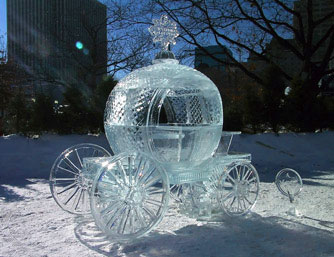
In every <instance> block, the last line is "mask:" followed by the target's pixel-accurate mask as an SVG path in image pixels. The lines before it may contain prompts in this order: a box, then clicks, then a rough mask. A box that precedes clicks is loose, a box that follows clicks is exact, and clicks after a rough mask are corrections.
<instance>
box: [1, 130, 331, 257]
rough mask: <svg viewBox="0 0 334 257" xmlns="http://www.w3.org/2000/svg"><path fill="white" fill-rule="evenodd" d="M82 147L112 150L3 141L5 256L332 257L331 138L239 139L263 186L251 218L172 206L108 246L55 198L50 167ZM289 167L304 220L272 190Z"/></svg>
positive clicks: (88, 222)
mask: <svg viewBox="0 0 334 257" xmlns="http://www.w3.org/2000/svg"><path fill="white" fill-rule="evenodd" d="M83 142H90V143H96V144H98V145H101V146H104V147H106V148H108V143H107V142H106V140H105V138H104V136H99V137H95V136H79V135H71V136H57V135H45V136H42V137H41V138H39V139H27V138H23V137H20V136H16V135H13V136H10V137H1V138H0V256H81V257H85V256H232V257H236V256H252V257H257V256H261V257H262V256H263V257H266V256H291V257H292V256H293V257H297V256H302V257H308V256H310V257H311V256H312V257H313V256H334V132H324V133H317V134H294V133H288V134H281V135H280V136H275V135H273V134H259V135H240V136H235V138H234V141H233V143H232V148H233V150H237V151H243V152H250V153H252V156H253V161H252V163H253V165H254V166H255V167H256V168H257V170H258V171H259V175H260V179H261V181H262V182H261V185H260V186H261V191H260V194H259V200H258V202H257V205H256V206H255V208H254V209H253V212H252V213H251V214H249V215H247V216H246V217H240V218H229V217H226V216H224V215H222V216H221V217H217V218H216V219H215V220H211V221H209V222H208V221H197V220H195V219H191V218H188V217H186V216H183V215H181V214H179V213H178V211H177V209H176V206H175V205H174V204H172V205H171V206H170V208H169V212H168V213H167V214H166V216H165V217H164V219H163V220H162V222H161V223H160V224H159V226H158V227H157V228H156V229H154V230H153V231H152V232H151V233H150V234H149V235H148V236H146V237H144V238H141V239H138V240H135V241H132V242H127V243H113V242H111V241H108V240H106V238H105V237H104V236H103V235H102V234H101V232H100V231H99V230H98V229H97V228H96V226H95V224H94V222H93V221H92V219H91V218H90V217H86V218H83V217H78V216H75V215H71V214H68V213H66V212H64V211H62V210H61V209H60V208H59V207H58V206H57V205H56V203H55V202H54V200H53V199H52V197H51V194H50V190H49V186H48V181H47V179H48V176H49V170H50V168H51V166H52V163H53V161H54V160H55V159H56V157H57V156H58V155H59V154H60V153H61V152H62V151H63V150H64V149H66V148H68V147H69V146H71V145H74V144H77V143H83ZM284 167H290V168H293V169H295V170H297V171H298V172H299V173H300V175H301V176H302V178H303V182H304V188H303V191H302V192H301V194H300V195H299V196H298V197H297V199H296V206H297V209H298V210H299V211H301V213H302V214H303V215H304V216H303V217H302V218H297V217H293V216H291V215H287V214H286V212H287V210H288V209H289V208H290V207H291V205H290V203H289V201H288V199H287V198H285V197H283V196H282V195H281V194H280V193H279V192H278V190H277V189H276V186H275V184H273V182H274V178H275V175H276V173H277V172H278V171H279V170H280V169H281V168H284Z"/></svg>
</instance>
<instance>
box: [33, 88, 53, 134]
mask: <svg viewBox="0 0 334 257" xmlns="http://www.w3.org/2000/svg"><path fill="white" fill-rule="evenodd" d="M31 122H32V129H33V131H34V132H35V133H38V134H40V133H41V132H43V131H51V130H54V129H55V112H54V108H53V101H52V98H51V96H49V95H45V94H43V93H38V94H37V95H36V98H35V102H34V103H33V104H32V119H31Z"/></svg>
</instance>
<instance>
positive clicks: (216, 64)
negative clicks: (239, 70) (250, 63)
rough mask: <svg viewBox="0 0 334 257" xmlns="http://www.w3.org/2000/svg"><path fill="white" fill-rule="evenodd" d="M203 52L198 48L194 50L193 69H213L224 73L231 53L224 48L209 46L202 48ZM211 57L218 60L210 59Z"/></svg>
mask: <svg viewBox="0 0 334 257" xmlns="http://www.w3.org/2000/svg"><path fill="white" fill-rule="evenodd" d="M204 49H205V51H207V52H208V53H209V54H207V53H206V52H205V51H203V50H202V49H200V48H196V49H195V69H201V68H202V69H203V68H215V69H217V70H222V71H225V70H226V67H227V66H228V63H229V57H228V54H227V53H229V54H230V55H232V52H231V51H230V50H229V49H227V48H226V47H224V46H219V45H211V46H206V47H204ZM210 55H211V56H212V55H213V56H214V57H215V58H217V59H218V60H219V61H218V60H216V59H214V58H212V57H211V56H210Z"/></svg>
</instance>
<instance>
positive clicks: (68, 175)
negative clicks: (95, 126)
mask: <svg viewBox="0 0 334 257" xmlns="http://www.w3.org/2000/svg"><path fill="white" fill-rule="evenodd" d="M109 156H111V154H110V153H109V152H108V151H107V150H105V149H104V148H103V147H100V146H98V145H94V144H88V143H85V144H78V145H74V146H71V147H70V148H68V149H66V150H65V151H64V152H63V153H62V154H60V155H59V156H58V158H57V159H56V161H55V162H54V164H53V166H52V168H51V172H50V190H51V194H52V196H53V198H54V199H55V201H56V203H57V204H58V205H59V206H60V207H61V208H62V209H63V210H65V211H67V212H70V213H73V214H88V213H90V209H89V195H88V191H87V190H88V185H87V183H86V181H85V178H84V177H83V174H82V169H83V158H86V157H109Z"/></svg>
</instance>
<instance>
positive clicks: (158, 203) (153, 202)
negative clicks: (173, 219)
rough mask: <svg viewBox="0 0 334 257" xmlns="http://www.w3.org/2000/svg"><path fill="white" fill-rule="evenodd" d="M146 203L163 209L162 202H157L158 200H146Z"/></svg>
mask: <svg viewBox="0 0 334 257" xmlns="http://www.w3.org/2000/svg"><path fill="white" fill-rule="evenodd" d="M145 202H146V203H149V204H152V205H155V206H158V207H161V202H159V201H157V200H153V199H146V201H145Z"/></svg>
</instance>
